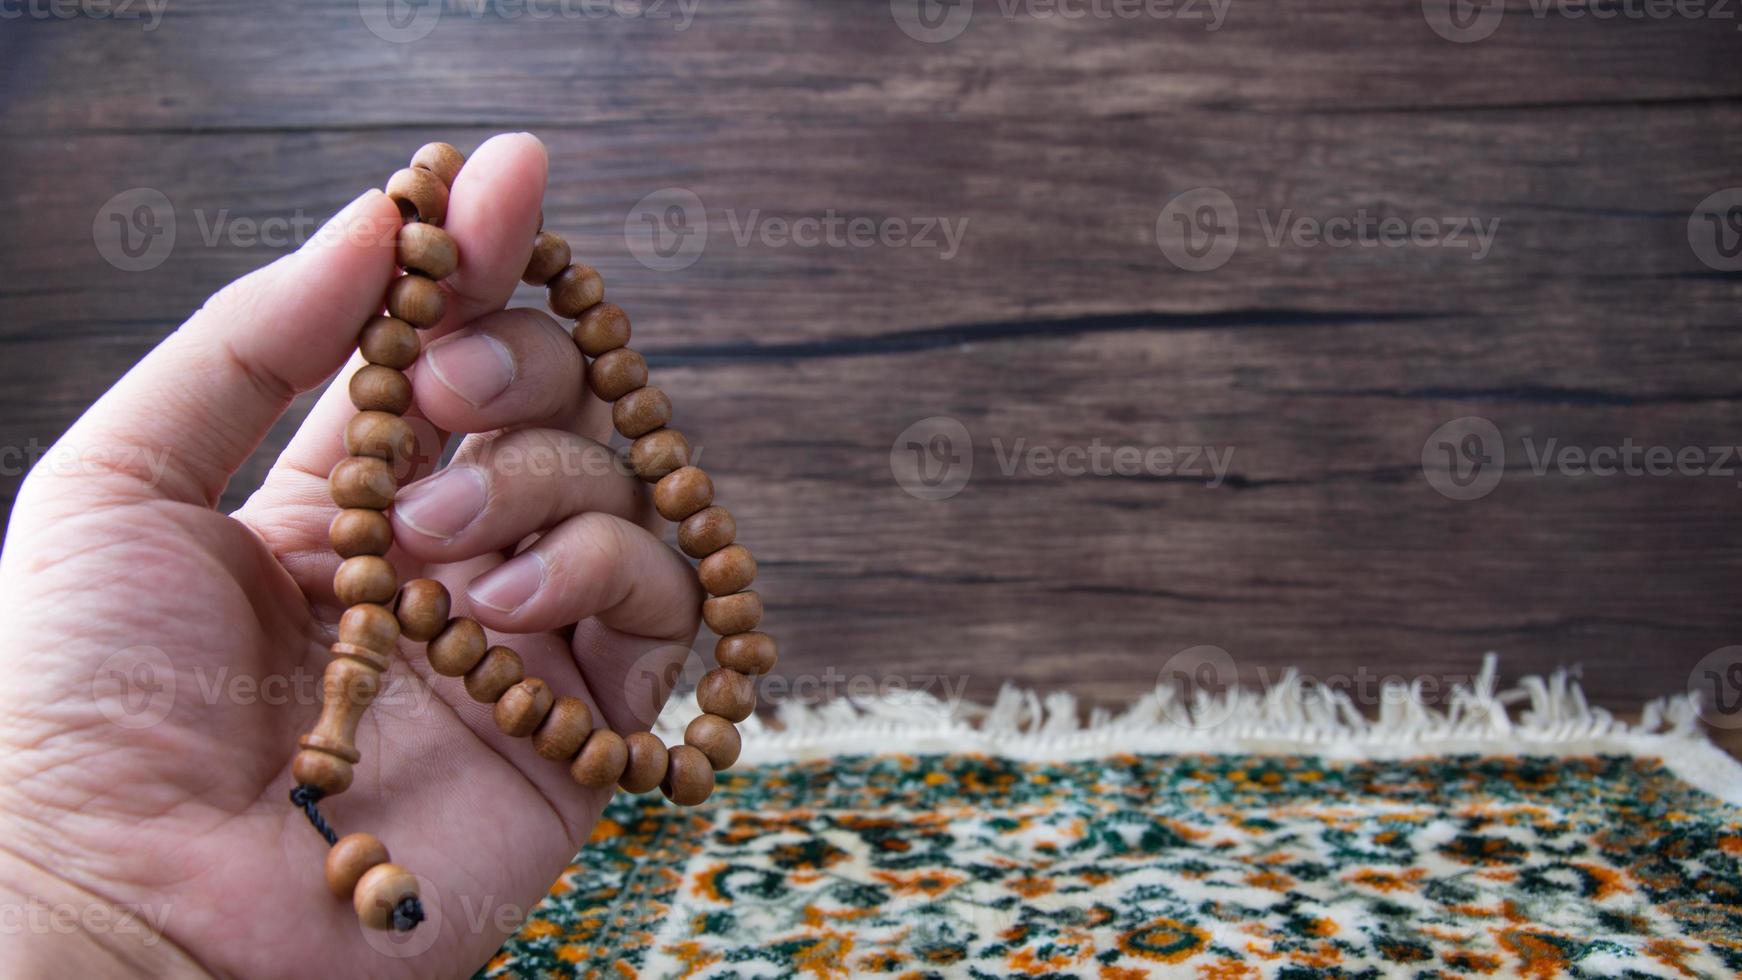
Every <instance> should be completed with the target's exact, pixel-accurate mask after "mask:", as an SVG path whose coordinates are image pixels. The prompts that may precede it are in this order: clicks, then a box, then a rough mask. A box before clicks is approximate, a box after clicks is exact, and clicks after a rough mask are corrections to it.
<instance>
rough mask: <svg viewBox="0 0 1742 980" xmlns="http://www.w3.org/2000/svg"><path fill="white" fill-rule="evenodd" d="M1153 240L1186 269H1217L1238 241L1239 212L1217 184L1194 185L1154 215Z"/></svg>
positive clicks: (1229, 255)
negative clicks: (1215, 185) (1212, 185)
mask: <svg viewBox="0 0 1742 980" xmlns="http://www.w3.org/2000/svg"><path fill="white" fill-rule="evenodd" d="M1155 243H1156V244H1157V245H1159V246H1161V254H1163V255H1165V256H1167V260H1168V261H1169V262H1172V263H1173V264H1174V265H1176V266H1179V267H1180V268H1181V269H1184V270H1186V271H1187V272H1209V271H1211V270H1213V269H1220V268H1221V267H1222V266H1224V265H1226V264H1227V262H1228V260H1229V259H1230V258H1232V257H1233V255H1234V249H1236V248H1237V247H1239V245H1240V213H1239V211H1238V210H1237V209H1236V208H1235V207H1234V199H1233V198H1231V197H1229V196H1228V194H1227V192H1226V191H1223V190H1222V189H1221V188H1218V187H1195V188H1193V189H1191V190H1189V191H1186V192H1185V193H1183V194H1180V195H1179V196H1177V197H1175V198H1174V199H1173V200H1171V201H1169V202H1167V206H1166V207H1164V208H1162V209H1161V214H1159V215H1157V216H1156V219H1155Z"/></svg>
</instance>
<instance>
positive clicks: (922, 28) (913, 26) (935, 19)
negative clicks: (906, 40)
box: [889, 0, 974, 44]
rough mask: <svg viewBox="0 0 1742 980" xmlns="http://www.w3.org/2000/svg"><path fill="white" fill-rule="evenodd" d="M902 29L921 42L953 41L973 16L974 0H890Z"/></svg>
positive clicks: (898, 25) (890, 8) (966, 26)
mask: <svg viewBox="0 0 1742 980" xmlns="http://www.w3.org/2000/svg"><path fill="white" fill-rule="evenodd" d="M889 14H890V16H892V17H894V18H895V26H896V27H899V28H901V33H903V34H906V35H907V36H908V37H911V38H913V39H914V40H915V41H919V42H921V43H924V44H943V43H944V42H945V41H954V40H955V39H956V38H958V37H961V36H962V32H963V31H965V30H967V29H968V24H969V23H971V22H972V21H973V19H974V0H889Z"/></svg>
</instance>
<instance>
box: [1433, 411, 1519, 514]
mask: <svg viewBox="0 0 1742 980" xmlns="http://www.w3.org/2000/svg"><path fill="white" fill-rule="evenodd" d="M1421 472H1422V475H1423V476H1425V477H1427V482H1428V485H1429V486H1431V487H1433V488H1434V489H1435V490H1438V491H1439V492H1440V493H1441V494H1442V495H1444V496H1446V497H1449V498H1451V499H1452V500H1480V499H1481V498H1483V497H1486V496H1488V495H1489V494H1490V493H1493V492H1494V488H1495V487H1497V486H1499V485H1500V478H1501V477H1502V476H1504V475H1505V473H1506V443H1505V441H1504V440H1503V439H1501V437H1500V428H1499V427H1498V426H1496V425H1495V424H1494V423H1493V422H1491V421H1489V420H1488V419H1485V418H1482V417H1481V416H1479V415H1469V416H1465V417H1464V418H1461V419H1453V420H1451V421H1450V422H1447V423H1446V424H1445V425H1442V426H1440V427H1439V428H1437V429H1435V430H1434V431H1433V434H1432V435H1430V436H1428V437H1427V441H1426V442H1424V443H1422V447H1421Z"/></svg>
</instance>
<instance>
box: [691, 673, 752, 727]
mask: <svg viewBox="0 0 1742 980" xmlns="http://www.w3.org/2000/svg"><path fill="white" fill-rule="evenodd" d="M696 705H697V706H698V707H700V708H701V709H702V710H703V711H704V712H706V713H708V714H710V715H719V716H720V717H721V718H724V719H726V720H727V721H732V722H738V721H743V720H744V719H746V718H748V717H750V712H752V711H754V710H756V681H754V680H753V679H751V678H750V677H747V676H745V675H744V674H740V673H738V672H737V671H735V670H732V669H730V668H727V667H715V668H714V669H713V670H710V671H708V672H707V673H705V674H703V675H702V679H701V680H700V681H698V682H697V683H696Z"/></svg>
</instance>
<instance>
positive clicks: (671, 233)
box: [623, 187, 708, 272]
mask: <svg viewBox="0 0 1742 980" xmlns="http://www.w3.org/2000/svg"><path fill="white" fill-rule="evenodd" d="M623 241H624V242H625V243H627V244H628V246H629V254H631V255H633V256H635V260H636V261H637V262H640V263H641V264H642V265H644V266H646V267H647V268H649V269H652V270H653V271H655V272H677V271H680V270H682V269H687V268H689V267H690V266H692V265H695V264H696V260H697V259H700V258H701V257H702V251H703V250H704V249H706V248H707V247H708V210H707V208H706V207H704V206H703V204H702V199H701V198H700V197H699V196H697V195H696V192H695V191H692V190H690V189H689V188H687V187H662V188H660V189H659V190H656V191H654V192H653V193H651V194H649V195H647V196H646V197H644V198H642V199H641V200H639V201H637V202H635V206H634V207H633V208H630V209H629V216H628V217H627V218H624V219H623Z"/></svg>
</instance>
